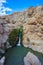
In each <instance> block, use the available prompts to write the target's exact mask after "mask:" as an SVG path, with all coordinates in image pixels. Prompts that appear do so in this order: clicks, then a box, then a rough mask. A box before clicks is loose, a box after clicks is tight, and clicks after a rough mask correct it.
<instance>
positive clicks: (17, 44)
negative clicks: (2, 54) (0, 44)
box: [17, 37, 21, 46]
mask: <svg viewBox="0 0 43 65" xmlns="http://www.w3.org/2000/svg"><path fill="white" fill-rule="evenodd" d="M20 43H21V38H20V37H19V41H18V44H17V46H21V44H20Z"/></svg>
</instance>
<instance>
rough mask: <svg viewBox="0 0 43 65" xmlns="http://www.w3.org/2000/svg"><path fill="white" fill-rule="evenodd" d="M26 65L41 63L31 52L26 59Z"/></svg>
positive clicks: (39, 64)
mask: <svg viewBox="0 0 43 65" xmlns="http://www.w3.org/2000/svg"><path fill="white" fill-rule="evenodd" d="M24 65H41V62H40V60H39V59H38V57H37V56H35V55H34V54H33V53H31V52H28V53H27V55H26V56H25V57H24Z"/></svg>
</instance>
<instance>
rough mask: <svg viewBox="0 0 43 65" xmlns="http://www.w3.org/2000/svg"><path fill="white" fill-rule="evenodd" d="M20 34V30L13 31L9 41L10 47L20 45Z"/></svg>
mask: <svg viewBox="0 0 43 65" xmlns="http://www.w3.org/2000/svg"><path fill="white" fill-rule="evenodd" d="M18 33H19V29H13V30H12V32H11V33H10V34H9V38H8V41H9V43H10V45H12V46H14V45H16V44H17V43H18Z"/></svg>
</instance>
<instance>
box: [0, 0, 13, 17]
mask: <svg viewBox="0 0 43 65" xmlns="http://www.w3.org/2000/svg"><path fill="white" fill-rule="evenodd" d="M4 3H7V1H6V0H0V16H2V15H7V12H12V9H11V8H9V7H5V6H4Z"/></svg>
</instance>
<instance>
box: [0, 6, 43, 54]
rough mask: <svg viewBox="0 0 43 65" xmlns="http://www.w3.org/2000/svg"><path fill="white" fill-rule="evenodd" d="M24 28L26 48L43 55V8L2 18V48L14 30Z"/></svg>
mask: <svg viewBox="0 0 43 65" xmlns="http://www.w3.org/2000/svg"><path fill="white" fill-rule="evenodd" d="M18 26H23V41H22V44H23V45H24V46H25V47H30V48H32V49H33V50H35V51H39V52H42V53H43V6H37V7H30V8H29V9H28V10H25V11H23V12H15V13H13V14H11V15H7V16H1V17H0V47H1V46H3V43H4V42H5V41H6V40H7V39H8V35H9V33H10V32H11V31H12V29H14V28H17V27H18Z"/></svg>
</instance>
